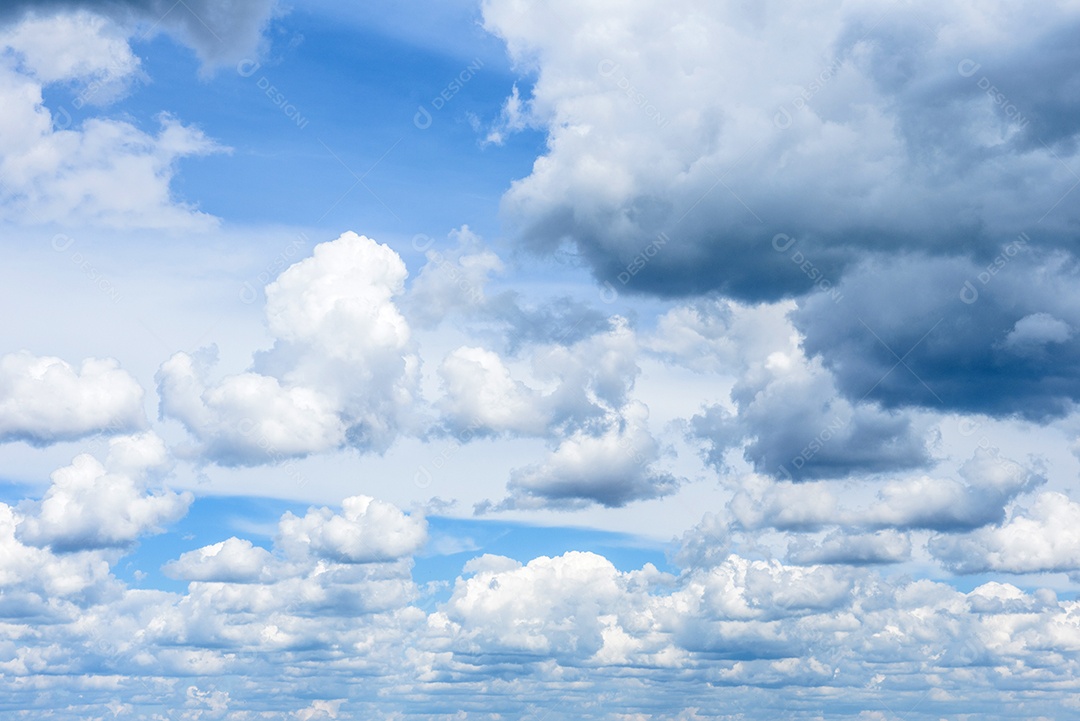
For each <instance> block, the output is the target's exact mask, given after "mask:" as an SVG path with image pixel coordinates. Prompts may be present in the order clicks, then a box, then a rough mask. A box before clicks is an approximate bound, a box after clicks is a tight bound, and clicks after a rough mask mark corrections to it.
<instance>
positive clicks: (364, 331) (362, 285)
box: [157, 232, 418, 465]
mask: <svg viewBox="0 0 1080 721" xmlns="http://www.w3.org/2000/svg"><path fill="white" fill-rule="evenodd" d="M406 275H407V272H406V270H405V264H404V263H402V261H401V258H400V257H399V256H398V255H397V253H395V252H394V251H393V250H391V249H390V248H389V247H388V246H386V245H382V244H379V243H377V242H375V241H374V240H371V239H370V238H367V237H365V236H361V235H357V234H356V233H351V232H350V233H345V234H344V235H342V236H341V237H340V238H338V239H337V240H334V241H331V242H328V243H321V244H319V245H318V246H316V247H315V250H314V253H313V255H312V257H310V258H307V259H305V260H302V261H300V262H298V263H296V264H295V265H293V266H291V267H290V268H288V269H287V270H286V271H285V272H283V273H282V274H281V276H279V277H278V278H277V279H276V280H275V281H274V282H273V283H271V284H270V285H269V286H268V287H267V289H266V298H267V300H266V318H267V323H268V325H269V328H270V332H271V333H272V334H273V335H274V337H275V338H276V339H277V341H276V343H275V345H274V347H273V348H272V349H271V350H269V351H267V352H265V353H263V354H260V355H259V357H258V359H257V363H256V365H255V367H254V368H253V369H252V370H251V371H249V372H246V373H241V374H238V375H230V376H227V377H225V378H224V379H222V380H221V381H219V382H217V383H215V384H209V385H208V384H207V382H206V380H205V376H206V374H207V372H208V370H209V368H207V367H206V363H204V362H200V360H199V359H197V358H195V357H193V356H191V355H189V354H187V353H177V354H176V355H174V356H173V357H172V358H170V359H169V360H168V361H166V362H165V363H164V364H163V365H162V366H161V369H160V370H159V372H158V375H157V380H158V389H159V392H160V394H161V412H162V415H164V416H169V417H173V418H176V419H177V420H180V421H181V422H182V423H184V425H185V426H187V428H188V430H189V431H191V433H192V435H194V436H195V437H196V438H197V439H199V441H200V442H201V443H202V444H203V448H204V452H205V453H206V455H207V456H208V457H209V458H212V459H213V460H215V461H216V462H218V463H221V464H225V465H254V464H259V463H267V462H272V461H278V460H281V459H284V458H293V457H298V456H304V455H307V454H309V453H313V452H318V451H325V450H330V449H333V448H337V447H340V446H342V445H344V444H349V445H352V446H355V447H357V448H360V449H364V450H368V449H376V450H384V449H385V448H386V447H387V446H388V445H389V444H390V443H391V442H392V441H393V439H394V437H395V435H396V434H397V432H398V430H399V428H400V426H401V424H402V423H407V422H408V416H409V413H410V408H411V405H412V400H413V396H414V394H415V392H416V391H415V384H416V373H417V370H418V361H417V359H416V356H415V355H414V354H413V351H412V341H411V339H410V331H409V326H408V323H407V322H406V321H405V318H404V316H402V314H401V313H400V311H399V310H398V308H397V305H396V303H395V298H396V297H397V296H398V295H400V294H401V293H402V291H403V289H404V282H405V277H406Z"/></svg>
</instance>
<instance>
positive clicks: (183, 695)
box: [0, 437, 1080, 719]
mask: <svg viewBox="0 0 1080 721" xmlns="http://www.w3.org/2000/svg"><path fill="white" fill-rule="evenodd" d="M155 445H157V444H155V442H154V441H152V440H151V439H148V438H145V437H142V438H140V437H134V438H130V439H125V440H124V441H123V442H117V444H115V447H114V451H115V453H111V454H110V461H109V463H115V464H119V466H122V467H123V468H125V469H128V470H131V469H133V468H135V467H136V466H138V464H139V463H140V462H141V463H143V464H144V465H145V464H150V463H152V462H153V461H154V460H155V459H160V457H161V455H162V454H161V452H160V448H157V449H156V450H155V448H152V447H151V446H155ZM140 459H141V461H140ZM799 487H805V486H799ZM1057 500H1058V499H1047V500H1046V501H1045V503H1046V505H1047V508H1046V509H1041V508H1040V509H1038V510H1034V511H1033V512H1032V513H1031V517H1032V518H1035V517H1039V518H1042V517H1043V516H1046V515H1047V514H1052V513H1054V511H1053V510H1052V507H1051V505H1050V504H1051V502H1056V501H1057ZM88 502H89V501H88V499H87V498H86V497H80V498H73V499H72V500H71V505H86V504H87V503H88ZM1039 503H1040V505H1041V504H1043V503H1044V501H1043V499H1040V501H1039ZM1069 512H1075V509H1073V510H1071V511H1069ZM39 513H41V509H38V508H30V507H28V508H26V509H24V510H16V509H14V508H12V507H10V506H6V505H4V506H0V544H2V545H3V548H4V553H3V555H0V588H3V590H4V593H3V594H2V595H0V614H2V616H3V618H4V624H3V626H2V628H3V630H4V636H3V638H2V639H0V647H2V648H3V649H4V651H5V653H4V656H3V657H2V659H0V668H2V669H3V672H4V673H5V675H6V676H8V677H10V678H11V679H12V680H13V684H14V685H13V689H12V693H11V695H9V696H8V697H7V699H6V700H5V702H4V703H5V704H7V706H6V707H7V708H11V709H14V708H21V709H32V710H34V711H35V712H37V713H39V714H40V715H41V716H42V717H43V718H55V719H75V718H107V717H109V714H114V715H115V714H118V713H127V714H129V715H132V714H135V715H139V714H142V715H148V714H153V713H159V712H164V711H167V710H169V709H178V708H183V709H186V710H189V711H200V712H202V715H201V716H193V717H198V718H214V717H216V716H222V717H226V716H229V717H237V718H243V717H245V716H252V717H259V716H260V715H266V714H270V715H275V714H276V715H278V716H281V715H282V714H292V716H293V717H295V718H322V717H325V718H334V717H337V718H361V717H363V718H370V717H375V718H379V717H387V718H392V717H394V716H395V714H401V713H411V714H419V715H423V716H426V717H430V718H442V717H446V718H451V717H453V716H454V714H462V713H464V714H467V715H470V716H472V715H477V716H481V717H482V715H483V714H487V713H490V712H492V708H493V706H492V704H493V703H497V704H498V708H499V711H498V713H499V714H501V715H515V716H524V715H527V714H529V713H533V712H535V711H537V710H538V709H541V708H546V706H545V704H550V699H551V697H552V695H553V694H557V695H558V697H559V698H560V699H562V702H563V705H561V706H560V705H557V706H555V707H554V708H551V709H547V710H546V711H544V712H547V713H549V715H550V716H551V717H552V718H558V719H563V718H566V719H569V718H582V717H586V718H598V719H599V718H602V719H621V718H628V717H631V718H633V717H638V716H645V717H656V718H672V719H676V718H697V717H700V711H701V710H702V709H709V708H715V704H716V703H717V702H718V700H719V701H723V702H724V703H726V704H733V705H738V706H740V707H744V708H753V709H755V711H754V713H753V715H751V716H750V717H760V718H773V717H776V716H777V715H786V716H788V717H791V718H806V719H811V718H820V717H822V716H829V717H836V718H853V719H855V718H866V717H867V716H866V714H867V713H871V714H872V713H876V712H877V711H878V710H879V709H880V708H881V707H882V704H888V705H889V706H895V705H897V704H904V705H905V707H907V706H912V705H914V704H919V705H920V707H921V708H924V709H925V713H923V714H916V715H915V716H913V718H924V717H925V718H939V717H941V716H943V715H946V716H947V715H949V714H950V713H954V712H955V713H961V712H962V713H979V714H980V715H981V716H984V717H988V718H1003V719H1004V718H1017V719H1020V718H1033V717H1039V716H1047V717H1052V716H1053V715H1054V713H1055V712H1054V710H1053V709H1055V708H1060V707H1061V705H1062V704H1068V703H1070V701H1069V699H1070V698H1071V696H1070V688H1071V687H1070V685H1069V683H1067V680H1068V679H1069V678H1071V677H1072V675H1074V674H1075V673H1076V672H1077V669H1076V668H1075V666H1076V661H1075V658H1074V656H1075V654H1074V653H1073V652H1074V650H1075V648H1076V647H1077V644H1078V643H1080V626H1078V625H1077V622H1076V612H1077V608H1076V606H1077V604H1076V603H1075V602H1074V601H1063V600H1059V599H1058V598H1057V597H1056V596H1055V594H1054V593H1053V592H1050V591H1046V590H1039V591H1034V592H1030V591H1024V590H1022V589H1020V588H1018V587H1016V586H1013V585H1010V584H1006V583H1000V582H989V583H985V584H983V585H980V586H978V587H977V588H975V589H973V590H972V591H970V592H968V593H964V592H961V591H958V590H956V589H954V588H952V587H950V586H948V585H945V584H942V583H937V582H932V581H925V580H924V581H918V580H910V579H908V578H906V577H904V576H899V577H896V578H890V577H887V576H885V575H882V574H881V573H880V572H878V571H876V570H874V569H872V568H865V567H863V566H864V564H865V563H869V562H870V559H871V556H873V557H874V558H875V559H877V561H878V562H883V561H885V560H895V559H897V557H899V556H902V555H903V554H904V553H905V552H906V550H907V548H906V544H905V541H904V539H903V537H901V536H898V535H896V534H891V533H878V534H873V535H869V536H865V537H861V538H858V537H852V538H850V539H848V541H849V543H848V544H846V545H845V544H843V543H840V542H839V541H838V540H837V539H836V538H834V537H827V538H825V539H824V540H823V542H822V543H821V544H820V547H819V548H818V549H817V550H816V551H811V550H809V547H807V549H803V550H801V551H798V552H797V553H795V554H793V555H800V554H801V556H802V557H801V558H800V559H799V560H798V563H797V564H794V565H791V564H785V563H782V562H780V561H777V560H765V559H753V558H748V557H746V556H744V555H740V554H739V553H738V552H734V551H727V552H724V551H720V552H718V553H715V554H711V555H710V557H709V558H708V559H705V558H704V557H702V556H701V555H700V554H698V553H696V552H692V553H690V554H688V555H686V556H684V557H683V559H682V561H681V562H685V563H687V565H686V566H685V567H684V568H683V570H682V571H680V572H679V573H678V574H677V575H676V574H671V573H663V572H661V571H659V570H657V569H656V568H655V567H653V566H652V565H651V564H645V565H644V566H642V567H641V568H637V569H629V570H622V569H620V568H618V567H616V565H615V564H613V563H612V562H611V561H610V560H609V559H607V558H605V557H604V556H602V555H599V554H596V553H589V552H580V551H571V552H567V553H564V554H562V555H559V556H554V557H548V556H540V557H536V558H531V559H528V560H527V561H519V560H515V559H512V558H507V557H504V556H497V555H490V554H485V555H481V556H478V557H475V558H473V559H472V560H470V561H468V562H467V563H465V564H464V565H463V567H462V568H461V572H460V575H459V576H458V578H457V579H456V580H455V581H454V582H453V586H452V588H451V589H450V592H449V594H448V595H441V594H437V592H436V591H435V590H427V591H422V590H421V589H419V588H418V587H417V586H416V584H415V583H414V582H413V581H412V578H411V574H410V567H411V557H412V555H413V554H415V553H416V552H417V551H418V550H419V549H420V548H421V546H422V544H423V543H424V539H425V535H424V523H423V521H422V520H421V519H419V518H416V517H413V516H410V515H406V514H404V513H402V512H401V511H400V510H399V509H397V508H395V507H394V506H392V505H391V504H388V503H385V502H383V501H379V500H376V499H372V498H369V497H353V498H349V499H346V500H345V501H344V502H343V504H342V507H341V509H340V510H330V509H325V508H322V509H311V510H309V511H308V513H307V514H306V515H305V516H304V517H302V518H301V517H297V516H295V515H292V514H286V515H285V516H283V517H282V519H281V523H280V527H279V534H278V536H277V538H276V539H275V541H274V545H273V547H272V548H269V549H266V548H262V547H259V546H256V545H254V544H252V543H251V541H249V540H246V539H242V538H236V537H231V538H228V539H226V540H223V541H220V542H217V543H213V544H211V545H208V546H204V547H202V548H198V549H195V550H193V551H188V552H186V553H184V554H182V555H180V556H179V558H176V559H174V560H172V561H170V562H169V563H167V564H166V566H165V570H166V572H167V573H169V575H171V576H173V577H175V578H179V579H184V580H187V581H189V584H188V586H187V588H186V589H185V590H183V591H178V592H164V591H148V590H141V589H135V588H130V587H128V586H126V585H125V584H123V583H122V582H120V581H118V580H117V579H116V578H115V577H114V576H113V575H112V568H113V566H114V564H115V563H116V562H117V559H118V558H119V557H118V556H117V555H116V554H115V553H113V554H112V555H110V554H109V553H106V552H104V551H103V550H98V549H92V548H83V549H81V550H75V549H71V550H67V551H60V550H58V549H55V548H50V547H39V546H35V545H27V544H25V543H24V542H23V541H21V540H20V532H19V529H20V528H21V527H22V526H24V525H25V524H26V522H27V521H28V520H30V519H33V518H36V517H37V516H38V514H39ZM1067 515H1068V513H1066V514H1065V516H1067ZM721 520H722V519H721V518H720V517H719V516H712V517H708V518H706V519H705V522H704V523H703V524H702V525H701V526H700V527H699V528H698V532H699V535H700V537H701V539H705V538H709V539H713V540H712V541H709V542H707V543H706V544H705V546H702V545H701V544H700V543H698V542H697V541H696V540H693V539H691V541H690V542H689V543H688V546H692V547H694V548H697V549H698V550H702V549H703V548H706V547H709V548H716V547H717V546H716V545H715V544H714V543H713V542H714V541H715V542H720V543H722V542H723V541H722V539H721V536H723V535H724V533H725V532H724V531H723V529H722V527H721V525H722V524H720V522H721ZM1012 522H1015V519H1013V520H1012V521H1010V523H1012ZM1063 522H1065V523H1067V522H1071V521H1069V519H1068V518H1065V517H1064V516H1063ZM718 524H720V525H718ZM1004 527H1007V524H1006V526H1003V528H1004ZM1049 538H1050V537H1049V536H1047V539H1049ZM699 540H700V539H699ZM856 545H861V546H862V547H863V548H862V549H861V550H860V549H857V548H855V546H856ZM1032 547H1033V546H1032ZM1074 550H1075V549H1074ZM1036 555H1037V554H1036ZM1074 555H1075V554H1074ZM810 556H815V557H816V558H817V559H818V560H813V559H811V558H810ZM1067 557H1068V555H1067V553H1062V554H1059V561H1058V564H1057V565H1058V566H1059V567H1065V566H1067V565H1069V563H1070V562H1067V561H1062V560H1060V559H1063V558H1067ZM835 564H844V565H843V566H837V565H835ZM1035 565H1037V566H1038V567H1040V568H1043V567H1045V565H1044V564H1034V565H1030V564H1029V566H1028V567H1034V566H1035ZM42 618H49V619H50V622H49V623H45V624H42V623H40V620H41V619H42ZM60 640H62V641H63V642H62V643H60ZM1021 669H1022V671H1023V674H1024V684H1025V687H1026V688H1034V689H1038V690H1039V692H1040V694H1039V696H1038V697H1036V696H1030V695H1029V697H1028V698H1026V699H1025V700H1024V701H1022V702H1020V703H1015V704H1010V703H1006V701H1007V700H1008V699H1009V698H1010V697H1011V694H1012V692H1011V691H1010V690H1009V688H1007V687H1006V688H1002V687H1001V684H1002V679H1005V678H1013V677H1015V674H1016V673H1018V670H1021ZM106 680H107V681H108V683H105V681H106ZM492 684H494V687H493V685H492ZM43 689H47V690H49V691H50V693H53V694H55V693H57V692H60V691H63V690H72V691H75V690H77V691H78V697H77V700H76V701H74V702H73V703H72V704H69V705H67V706H65V707H64V708H58V707H56V705H55V704H51V703H49V700H48V698H46V695H43V694H42V693H41V691H42V690H43ZM838 697H843V699H844V701H843V703H842V704H838V703H837V701H836V699H837V698H838ZM448 709H450V710H449V711H448ZM1002 709H1004V711H1003V710H1002ZM447 713H449V715H447ZM215 714H216V716H215Z"/></svg>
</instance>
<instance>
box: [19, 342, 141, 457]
mask: <svg viewBox="0 0 1080 721" xmlns="http://www.w3.org/2000/svg"><path fill="white" fill-rule="evenodd" d="M145 425H146V416H145V413H144V412H143V388H142V386H141V385H139V383H138V381H136V380H135V379H134V378H132V377H131V375H130V374H128V373H127V372H126V371H124V370H122V369H121V368H120V364H119V363H118V362H117V361H115V360H113V359H111V358H87V359H86V360H84V361H83V362H82V363H81V364H80V366H79V367H78V368H75V367H74V366H72V365H70V364H69V363H67V362H66V361H64V360H62V359H60V358H54V357H51V356H34V355H32V354H31V353H29V352H27V351H21V352H18V353H7V354H5V355H3V356H0V441H16V440H21V441H26V442H27V443H30V444H32V445H36V446H46V445H50V444H52V443H57V442H59V441H71V440H76V439H79V438H85V437H86V436H89V435H92V434H95V433H124V432H131V431H134V430H138V429H140V428H143V427H144V426H145Z"/></svg>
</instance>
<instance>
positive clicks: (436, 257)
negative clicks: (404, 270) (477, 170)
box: [406, 225, 504, 326]
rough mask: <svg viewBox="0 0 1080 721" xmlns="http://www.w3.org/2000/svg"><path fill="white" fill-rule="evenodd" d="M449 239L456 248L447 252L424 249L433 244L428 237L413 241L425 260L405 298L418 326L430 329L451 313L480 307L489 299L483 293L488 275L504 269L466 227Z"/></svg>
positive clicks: (411, 315) (420, 237)
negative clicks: (453, 241) (453, 242)
mask: <svg viewBox="0 0 1080 721" xmlns="http://www.w3.org/2000/svg"><path fill="white" fill-rule="evenodd" d="M450 237H451V238H453V239H454V240H455V241H456V246H455V247H454V248H451V249H448V250H438V249H435V248H427V246H428V245H431V244H433V243H434V240H433V239H431V238H428V237H427V236H423V235H418V236H416V238H414V239H413V246H414V247H415V248H420V249H424V256H425V257H426V258H427V263H425V264H424V267H423V268H421V269H420V273H419V274H418V275H417V277H416V279H415V280H414V281H413V282H412V285H411V287H410V288H409V293H408V297H407V299H406V308H407V311H408V316H409V319H410V320H412V321H413V322H414V323H416V324H417V325H420V326H433V325H436V324H437V323H438V322H439V321H441V320H443V319H444V318H445V317H447V316H448V315H449V314H450V313H452V312H454V311H458V312H462V313H469V312H475V311H476V310H478V309H480V308H482V307H483V306H484V305H485V304H486V303H487V302H489V300H490V299H489V298H488V296H487V294H486V292H485V290H486V287H487V284H488V280H489V278H490V276H492V275H494V274H497V273H501V272H502V271H503V269H504V266H503V263H502V261H501V260H499V256H497V255H495V254H494V253H493V252H491V251H490V250H488V249H486V248H484V246H483V244H482V242H481V240H480V238H479V237H477V236H476V235H475V234H474V233H473V232H472V231H470V230H469V227H468V226H467V225H466V226H462V227H461V229H460V230H455V231H453V232H452V233H450Z"/></svg>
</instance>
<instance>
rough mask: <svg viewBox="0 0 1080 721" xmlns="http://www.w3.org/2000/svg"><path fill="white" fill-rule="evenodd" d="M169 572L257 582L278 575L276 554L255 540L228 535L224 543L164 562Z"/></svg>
mask: <svg viewBox="0 0 1080 721" xmlns="http://www.w3.org/2000/svg"><path fill="white" fill-rule="evenodd" d="M162 570H163V571H164V572H165V575H167V576H169V577H170V578H179V579H183V580H185V581H217V582H224V583H254V582H256V581H269V580H271V579H272V578H273V577H274V573H275V568H274V558H273V556H271V555H270V552H269V551H267V550H266V549H263V548H259V547H258V546H254V545H252V543H251V541H248V540H245V539H240V538H236V537H235V536H234V537H232V538H227V539H226V540H224V541H221V542H220V543H214V544H212V545H209V546H203V547H202V548H199V549H196V550H194V551H188V552H187V553H184V554H181V556H180V558H178V559H176V560H175V561H170V562H168V563H166V564H165V565H164V566H162Z"/></svg>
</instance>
